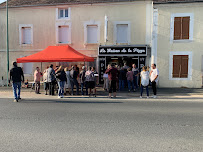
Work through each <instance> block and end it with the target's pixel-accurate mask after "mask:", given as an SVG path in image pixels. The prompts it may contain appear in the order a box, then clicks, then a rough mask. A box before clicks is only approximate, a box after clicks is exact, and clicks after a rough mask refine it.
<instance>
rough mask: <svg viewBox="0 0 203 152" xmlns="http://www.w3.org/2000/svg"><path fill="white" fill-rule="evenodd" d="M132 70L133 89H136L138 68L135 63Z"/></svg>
mask: <svg viewBox="0 0 203 152" xmlns="http://www.w3.org/2000/svg"><path fill="white" fill-rule="evenodd" d="M132 71H133V74H134V75H133V83H134V86H135V89H138V75H139V69H138V68H137V66H136V64H133V65H132Z"/></svg>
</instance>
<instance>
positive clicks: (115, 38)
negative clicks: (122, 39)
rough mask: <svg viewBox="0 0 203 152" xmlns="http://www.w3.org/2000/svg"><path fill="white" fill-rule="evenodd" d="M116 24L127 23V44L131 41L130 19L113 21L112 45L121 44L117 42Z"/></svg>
mask: <svg viewBox="0 0 203 152" xmlns="http://www.w3.org/2000/svg"><path fill="white" fill-rule="evenodd" d="M118 24H127V25H128V45H129V44H130V43H131V33H130V31H131V22H130V21H115V22H114V45H116V44H123V43H117V25H118Z"/></svg>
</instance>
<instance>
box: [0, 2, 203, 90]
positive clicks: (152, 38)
mask: <svg viewBox="0 0 203 152" xmlns="http://www.w3.org/2000/svg"><path fill="white" fill-rule="evenodd" d="M9 5H10V7H9V42H10V45H9V47H10V51H9V53H10V67H12V61H15V60H16V58H19V57H23V56H28V55H31V54H34V53H37V52H39V51H41V50H43V49H45V48H46V47H47V46H56V45H70V46H71V47H73V48H74V49H76V50H77V51H79V52H80V53H83V54H85V55H88V56H91V57H94V58H95V62H94V63H89V64H90V65H92V66H95V67H96V68H97V70H98V72H99V75H100V83H102V74H103V73H104V70H105V68H106V66H107V64H110V63H114V64H118V65H119V64H123V63H127V64H128V65H131V64H132V63H135V64H136V65H137V66H138V67H139V68H141V67H142V66H144V65H149V66H150V65H151V63H156V64H157V68H158V69H159V71H160V77H159V84H158V85H159V87H188V88H201V87H202V82H203V81H202V72H203V51H202V49H203V45H202V42H203V35H202V31H203V30H202V29H203V26H202V22H203V17H202V15H201V14H202V13H203V9H202V8H203V1H201V0H198V1H195V0H179V1H175V0H154V1H153V2H150V1H136V0H131V1H126V0H117V1H115V0H108V1H105V2H104V1H100V0H86V1H74V0H73V1H71V2H67V1H66V0H58V1H57V2H55V1H52V0H50V1H46V3H44V1H37V2H36V1H34V0H30V1H27V2H26V1H23V0H10V1H9ZM0 28H1V30H0V67H1V69H2V70H1V73H0V76H1V78H2V79H3V80H5V79H6V73H7V71H6V64H5V63H6V9H5V3H3V4H1V5H0ZM49 64H50V63H43V64H42V69H44V68H45V67H46V66H47V65H49ZM54 64H55V65H57V64H65V65H68V66H70V63H54ZM71 64H72V63H71ZM74 64H75V63H74ZM77 64H79V65H80V66H82V65H83V63H77ZM20 66H22V67H23V70H24V72H25V75H26V77H27V78H28V79H30V80H32V79H33V71H34V69H35V67H37V66H39V67H41V63H24V64H20ZM2 79H1V81H2Z"/></svg>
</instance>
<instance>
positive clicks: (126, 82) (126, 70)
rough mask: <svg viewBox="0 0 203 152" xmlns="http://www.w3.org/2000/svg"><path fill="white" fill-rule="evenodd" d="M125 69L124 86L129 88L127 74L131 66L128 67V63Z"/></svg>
mask: <svg viewBox="0 0 203 152" xmlns="http://www.w3.org/2000/svg"><path fill="white" fill-rule="evenodd" d="M123 68H124V71H125V84H124V86H125V87H127V86H128V81H127V78H126V74H127V72H128V68H129V66H128V65H127V63H126V62H125V63H124V66H123Z"/></svg>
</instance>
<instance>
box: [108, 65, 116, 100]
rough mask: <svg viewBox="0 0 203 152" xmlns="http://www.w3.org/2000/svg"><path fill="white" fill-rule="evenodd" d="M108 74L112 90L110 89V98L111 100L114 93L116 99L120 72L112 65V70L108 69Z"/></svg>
mask: <svg viewBox="0 0 203 152" xmlns="http://www.w3.org/2000/svg"><path fill="white" fill-rule="evenodd" d="M105 73H106V74H108V78H109V82H110V89H109V98H111V93H112V92H113V93H114V98H115V97H116V82H117V78H118V75H119V71H118V70H117V69H116V68H115V67H114V65H113V64H112V65H111V68H110V69H107V70H106V72H105Z"/></svg>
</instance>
